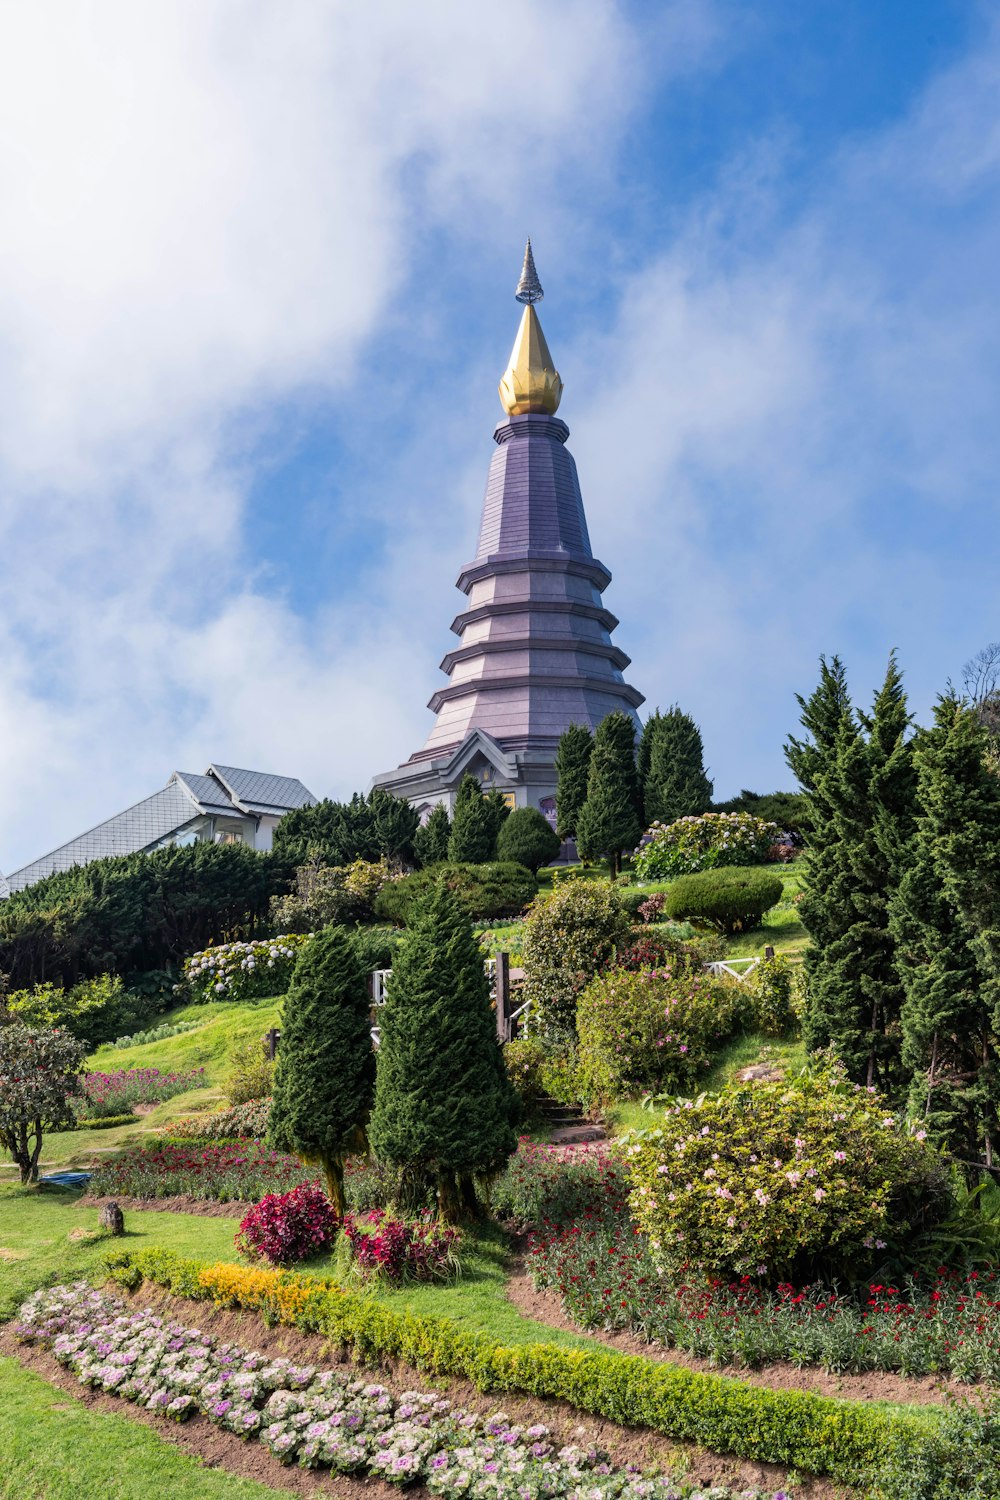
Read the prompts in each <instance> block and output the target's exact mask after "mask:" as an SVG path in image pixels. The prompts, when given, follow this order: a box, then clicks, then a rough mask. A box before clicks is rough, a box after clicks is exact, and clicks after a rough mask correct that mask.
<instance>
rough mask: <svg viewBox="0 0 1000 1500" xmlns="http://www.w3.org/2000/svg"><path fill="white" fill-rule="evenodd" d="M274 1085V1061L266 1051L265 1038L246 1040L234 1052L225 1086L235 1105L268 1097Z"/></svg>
mask: <svg viewBox="0 0 1000 1500" xmlns="http://www.w3.org/2000/svg"><path fill="white" fill-rule="evenodd" d="M273 1086H274V1063H273V1062H272V1061H271V1059H270V1058H269V1057H268V1055H267V1053H266V1052H265V1051H264V1042H263V1039H261V1040H260V1041H256V1042H253V1041H251V1042H244V1044H243V1046H242V1047H237V1048H236V1049H235V1051H234V1052H233V1054H232V1067H231V1069H230V1072H229V1077H228V1078H227V1079H226V1082H225V1085H224V1088H225V1094H226V1098H227V1099H228V1100H229V1103H230V1104H231V1105H233V1106H235V1105H237V1104H249V1103H250V1102H251V1101H252V1100H256V1099H267V1098H269V1096H270V1093H271V1089H272V1088H273Z"/></svg>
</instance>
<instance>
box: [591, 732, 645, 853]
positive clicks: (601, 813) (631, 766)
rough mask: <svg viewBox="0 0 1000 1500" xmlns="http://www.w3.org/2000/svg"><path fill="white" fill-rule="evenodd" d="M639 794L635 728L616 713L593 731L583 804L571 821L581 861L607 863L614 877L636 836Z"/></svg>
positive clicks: (639, 824)
mask: <svg viewBox="0 0 1000 1500" xmlns="http://www.w3.org/2000/svg"><path fill="white" fill-rule="evenodd" d="M641 808H642V793H641V790H640V788H639V777H638V773H637V771H636V765H635V726H634V724H633V722H632V720H631V719H630V718H629V716H628V714H626V713H625V712H624V711H622V710H621V709H616V710H615V712H614V713H611V714H608V715H607V717H606V718H604V719H602V720H601V722H600V724H599V725H598V726H597V733H596V734H595V736H594V749H593V752H592V754H591V757H590V769H589V771H588V773H587V800H586V802H585V803H584V804H583V807H582V808H581V809H580V812H579V815H578V817H577V821H576V842H577V848H578V849H579V851H580V854H581V856H582V857H583V858H584V859H587V860H596V859H602V858H607V859H609V860H610V861H611V865H612V869H613V870H614V872H615V873H616V874H617V873H618V872H619V871H620V869H621V857H622V853H623V851H624V850H626V849H634V848H635V846H636V844H637V843H638V842H639V838H640V836H641V834H642V815H641Z"/></svg>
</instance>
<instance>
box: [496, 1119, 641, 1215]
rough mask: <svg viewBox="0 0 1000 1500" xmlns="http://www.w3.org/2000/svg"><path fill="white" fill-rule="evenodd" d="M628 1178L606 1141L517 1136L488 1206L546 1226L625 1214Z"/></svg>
mask: <svg viewBox="0 0 1000 1500" xmlns="http://www.w3.org/2000/svg"><path fill="white" fill-rule="evenodd" d="M629 1185H630V1184H629V1180H628V1176H627V1174H626V1172H625V1169H624V1167H623V1166H622V1165H621V1163H620V1162H618V1161H616V1160H615V1159H614V1158H613V1157H612V1156H611V1155H610V1154H609V1152H608V1148H607V1147H606V1146H574V1148H573V1150H572V1151H571V1152H566V1151H565V1150H562V1149H560V1147H558V1146H539V1145H536V1144H535V1143H534V1142H533V1141H530V1140H528V1139H527V1138H526V1137H522V1139H521V1140H520V1142H519V1143H518V1148H517V1152H516V1154H515V1155H514V1156H512V1157H511V1159H510V1161H509V1162H508V1163H507V1166H506V1167H505V1168H504V1171H503V1175H502V1176H501V1177H500V1178H499V1179H498V1181H497V1182H496V1184H495V1186H494V1188H493V1192H492V1195H491V1202H492V1206H493V1211H494V1213H495V1214H496V1215H497V1217H498V1218H500V1219H508V1220H511V1221H513V1222H514V1223H515V1224H518V1225H523V1226H534V1227H535V1228H538V1229H542V1228H546V1227H547V1228H551V1229H554V1228H555V1227H557V1226H562V1225H568V1224H570V1223H579V1224H581V1225H590V1224H594V1223H600V1222H602V1221H603V1220H608V1221H609V1222H614V1221H615V1220H616V1219H621V1218H622V1216H626V1217H627V1215H628V1193H629Z"/></svg>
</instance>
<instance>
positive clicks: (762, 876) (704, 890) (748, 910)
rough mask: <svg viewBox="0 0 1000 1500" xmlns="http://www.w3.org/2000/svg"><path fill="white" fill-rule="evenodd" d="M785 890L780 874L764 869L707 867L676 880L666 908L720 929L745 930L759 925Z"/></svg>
mask: <svg viewBox="0 0 1000 1500" xmlns="http://www.w3.org/2000/svg"><path fill="white" fill-rule="evenodd" d="M782 890H783V887H782V884H781V880H780V878H779V877H778V876H777V875H771V874H769V873H768V872H767V871H765V870H706V871H705V872H704V873H703V874H701V875H682V876H681V878H680V879H679V880H675V881H674V883H673V885H672V886H671V887H670V889H669V890H668V891H667V900H666V912H667V915H668V916H670V917H675V918H678V919H680V920H681V921H687V920H690V921H693V922H705V923H707V924H708V925H709V926H710V927H714V928H716V929H717V931H719V932H725V933H735V932H746V931H748V930H749V929H750V928H751V927H759V926H760V922H761V919H762V917H763V915H764V913H765V912H766V911H770V909H771V907H772V906H777V904H778V902H779V901H780V900H781V895H782Z"/></svg>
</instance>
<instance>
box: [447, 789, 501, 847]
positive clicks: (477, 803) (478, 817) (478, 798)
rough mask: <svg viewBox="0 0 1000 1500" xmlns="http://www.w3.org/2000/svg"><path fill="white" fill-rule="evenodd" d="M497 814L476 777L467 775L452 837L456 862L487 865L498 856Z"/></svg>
mask: <svg viewBox="0 0 1000 1500" xmlns="http://www.w3.org/2000/svg"><path fill="white" fill-rule="evenodd" d="M496 831H497V815H496V810H495V808H494V807H493V806H492V805H491V804H490V803H489V802H487V800H486V798H485V797H484V796H483V790H482V787H481V786H480V785H479V782H478V781H477V780H476V778H475V777H474V776H463V777H462V780H461V782H460V783H459V787H458V793H457V795H456V797H455V816H454V818H453V819H452V823H451V833H450V835H449V837H448V858H449V859H450V860H451V862H452V864H466V865H485V864H488V863H489V861H490V860H491V859H494V858H495V855H496V842H497V832H496Z"/></svg>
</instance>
